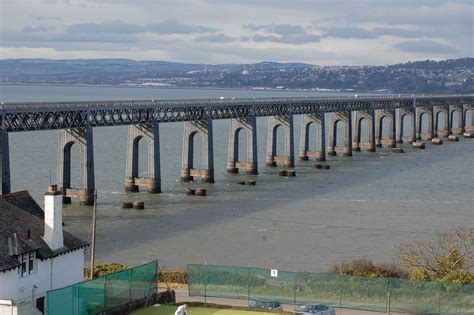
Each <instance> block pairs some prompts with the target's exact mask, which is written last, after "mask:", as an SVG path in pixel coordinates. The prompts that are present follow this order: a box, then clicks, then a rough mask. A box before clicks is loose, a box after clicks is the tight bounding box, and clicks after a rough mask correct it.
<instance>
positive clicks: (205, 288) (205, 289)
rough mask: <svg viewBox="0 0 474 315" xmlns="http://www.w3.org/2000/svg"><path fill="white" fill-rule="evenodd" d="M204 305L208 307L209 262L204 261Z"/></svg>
mask: <svg viewBox="0 0 474 315" xmlns="http://www.w3.org/2000/svg"><path fill="white" fill-rule="evenodd" d="M204 307H207V263H204Z"/></svg>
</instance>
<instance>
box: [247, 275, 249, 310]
mask: <svg viewBox="0 0 474 315" xmlns="http://www.w3.org/2000/svg"><path fill="white" fill-rule="evenodd" d="M247 269H248V271H249V277H248V279H247V307H248V309H250V266H248V267H247Z"/></svg>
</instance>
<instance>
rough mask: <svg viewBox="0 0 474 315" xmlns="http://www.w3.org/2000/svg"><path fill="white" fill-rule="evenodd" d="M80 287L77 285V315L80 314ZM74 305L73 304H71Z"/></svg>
mask: <svg viewBox="0 0 474 315" xmlns="http://www.w3.org/2000/svg"><path fill="white" fill-rule="evenodd" d="M80 287H81V286H80V285H79V284H77V315H79V314H81V300H80V299H79V298H80V297H81V295H80V294H79V288H80ZM73 303H74V298H73ZM73 305H74V304H73ZM48 314H49V312H48Z"/></svg>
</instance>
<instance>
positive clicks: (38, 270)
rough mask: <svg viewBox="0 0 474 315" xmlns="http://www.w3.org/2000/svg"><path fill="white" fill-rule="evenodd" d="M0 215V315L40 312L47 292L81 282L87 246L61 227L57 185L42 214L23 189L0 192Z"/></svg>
mask: <svg viewBox="0 0 474 315" xmlns="http://www.w3.org/2000/svg"><path fill="white" fill-rule="evenodd" d="M0 215H1V219H0V315H4V314H5V315H6V314H9V315H11V314H31V313H33V314H34V312H35V308H34V307H32V305H34V306H35V307H36V308H37V309H38V310H40V311H44V309H45V295H46V292H47V291H49V290H54V289H59V288H63V287H65V286H68V285H72V284H75V283H78V282H81V281H83V279H84V250H85V248H86V247H87V246H88V245H89V244H88V243H87V242H85V241H83V240H81V239H79V238H77V237H75V236H73V235H71V234H69V233H68V232H65V231H63V227H62V222H63V221H62V194H61V193H60V192H58V191H57V189H56V186H51V187H50V189H49V191H48V192H47V193H45V207H44V212H43V210H42V209H41V207H39V206H38V204H37V203H36V202H35V201H34V200H33V198H32V197H31V196H30V194H29V193H28V192H27V191H21V192H17V193H11V194H6V195H2V196H0ZM36 312H37V310H36Z"/></svg>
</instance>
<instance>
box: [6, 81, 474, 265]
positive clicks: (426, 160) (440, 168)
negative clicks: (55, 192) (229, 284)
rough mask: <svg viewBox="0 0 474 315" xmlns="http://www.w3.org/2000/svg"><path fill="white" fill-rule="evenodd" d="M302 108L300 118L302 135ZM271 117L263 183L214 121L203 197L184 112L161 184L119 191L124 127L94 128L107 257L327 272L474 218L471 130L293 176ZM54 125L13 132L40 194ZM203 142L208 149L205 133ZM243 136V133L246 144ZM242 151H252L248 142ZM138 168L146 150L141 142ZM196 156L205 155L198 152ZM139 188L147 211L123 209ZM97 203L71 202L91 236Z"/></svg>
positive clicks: (57, 96)
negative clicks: (149, 189)
mask: <svg viewBox="0 0 474 315" xmlns="http://www.w3.org/2000/svg"><path fill="white" fill-rule="evenodd" d="M307 95H308V96H309V95H321V94H318V93H289V92H270V91H266V92H261V91H236V90H186V89H141V88H94V87H52V86H0V99H1V100H2V101H9V102H11V101H59V100H111V99H160V98H162V99H170V98H218V97H220V96H224V97H267V96H274V97H280V96H295V97H296V96H307ZM299 123H300V118H299V117H295V136H296V139H295V144H296V150H297V148H298V144H299V128H300V125H299ZM266 124H267V118H258V119H257V125H258V126H257V128H258V154H259V171H260V175H258V176H256V177H255V179H256V180H257V185H256V186H249V187H248V186H238V185H236V182H237V181H238V180H243V179H245V178H246V176H245V175H232V176H230V175H227V174H226V172H225V165H226V160H227V140H228V121H226V120H223V121H215V123H214V155H215V173H216V175H215V176H216V183H215V184H212V185H211V184H206V185H205V184H200V183H194V184H191V185H193V186H201V187H206V188H208V196H207V197H205V198H199V197H188V196H185V195H184V193H183V191H184V188H185V187H187V186H188V185H189V184H182V183H181V182H180V181H179V170H180V161H181V149H182V129H183V125H182V124H181V123H170V124H162V125H161V130H160V132H161V160H162V165H161V167H162V190H163V194H160V195H150V194H147V193H137V194H126V193H124V191H123V180H124V176H125V154H126V140H127V127H108V128H95V129H94V145H95V146H94V150H95V151H94V154H95V172H96V184H97V189H98V194H99V200H98V202H99V205H98V222H97V229H98V232H97V242H98V243H97V256H98V261H99V262H110V261H116V262H121V263H125V264H129V265H137V264H141V263H144V262H148V261H150V260H153V259H159V260H160V263H161V264H162V265H165V266H167V267H181V266H185V265H186V264H187V263H204V262H206V263H208V264H227V265H242V266H248V265H250V266H259V267H266V268H277V269H282V270H290V271H293V270H297V271H311V272H324V271H327V269H328V268H329V266H331V265H332V264H334V263H339V262H341V261H342V260H349V259H352V258H355V257H362V256H364V257H371V258H374V259H375V260H380V261H391V260H394V259H396V256H395V253H396V246H397V244H400V243H402V242H407V241H412V240H414V239H417V240H426V239H430V238H433V237H434V233H435V232H436V231H438V230H440V229H447V228H450V227H454V226H456V225H460V224H464V225H470V226H473V225H474V211H473V209H474V202H473V185H472V183H473V178H474V176H473V175H474V164H473V159H472V157H473V153H474V141H473V140H469V139H461V141H460V142H458V143H455V142H444V144H443V145H442V146H432V145H431V144H429V143H427V149H426V150H412V149H411V148H410V147H408V146H406V145H402V147H404V148H405V151H406V152H407V153H406V154H402V155H393V154H391V153H390V152H389V150H388V149H380V150H379V151H378V152H376V153H364V152H362V153H355V155H354V157H351V158H342V157H335V158H330V159H329V160H328V162H327V163H328V164H330V165H331V169H330V170H328V171H323V170H317V169H315V168H313V164H314V162H311V161H309V162H300V161H298V162H297V165H296V168H295V169H296V172H297V177H295V178H282V177H278V176H277V175H276V173H277V169H275V168H266V167H265V150H266V137H267V130H266ZM57 137H58V135H57V132H56V131H40V132H24V133H13V134H11V135H10V149H11V157H10V158H11V170H12V186H13V189H14V190H22V189H28V190H30V192H31V193H32V194H33V196H34V197H35V198H36V199H37V200H38V201H39V203H40V204H42V194H43V192H44V191H45V190H46V189H47V187H48V185H49V182H50V172H51V173H52V176H53V182H54V178H55V176H56V175H55V174H56V159H57V140H58V139H57ZM196 145H197V148H198V149H199V148H200V143H199V142H198V143H197V144H196ZM243 145H244V143H243V144H242V149H243V147H244V146H243ZM243 152H245V151H243ZM140 154H141V155H140V172H141V173H142V174H144V173H145V172H146V149H145V146H144V145H143V144H142V145H141V146H140ZM196 158H197V160H198V162H197V163H198V164H197V165H199V157H196ZM72 165H73V170H72V172H73V178H74V179H73V186H79V183H80V179H79V176H80V175H79V150H78V149H77V148H75V146H73V160H72ZM135 199H141V200H144V201H145V204H146V210H141V211H140V210H122V209H120V205H121V203H122V201H125V200H135ZM90 210H91V209H90V208H88V207H81V206H78V205H70V206H66V207H65V219H64V220H65V223H66V229H67V230H68V231H70V232H72V233H74V234H76V235H78V236H80V237H82V238H84V239H90V226H91V211H90Z"/></svg>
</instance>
